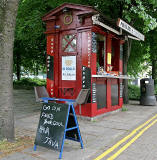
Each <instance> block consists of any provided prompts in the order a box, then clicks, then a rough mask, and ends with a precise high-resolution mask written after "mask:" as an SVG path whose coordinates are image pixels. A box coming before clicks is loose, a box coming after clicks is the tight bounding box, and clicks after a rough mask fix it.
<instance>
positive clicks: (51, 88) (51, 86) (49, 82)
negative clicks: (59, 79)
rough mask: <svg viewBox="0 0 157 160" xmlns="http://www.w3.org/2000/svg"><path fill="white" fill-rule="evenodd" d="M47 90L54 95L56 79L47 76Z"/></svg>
mask: <svg viewBox="0 0 157 160" xmlns="http://www.w3.org/2000/svg"><path fill="white" fill-rule="evenodd" d="M47 92H48V94H49V96H50V97H54V81H52V80H50V79H48V78H47Z"/></svg>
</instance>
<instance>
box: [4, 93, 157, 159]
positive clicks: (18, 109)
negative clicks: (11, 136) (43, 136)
mask: <svg viewBox="0 0 157 160" xmlns="http://www.w3.org/2000/svg"><path fill="white" fill-rule="evenodd" d="M14 99H15V101H14V103H15V128H16V136H24V135H26V136H32V137H35V134H36V129H37V125H38V121H39V114H40V108H41V104H37V103H35V98H34V91H32V90H14ZM125 107H127V108H128V111H125V112H122V111H121V110H119V111H117V112H113V113H110V114H106V115H105V116H104V117H101V118H99V119H97V120H93V121H87V120H81V119H78V121H79V126H80V131H81V134H82V138H83V142H84V149H80V144H79V143H77V142H72V141H69V140H66V141H65V144H64V150H63V160H90V159H93V157H94V155H99V153H102V152H103V151H105V150H106V149H108V148H109V147H110V146H112V145H113V144H115V143H116V142H117V141H118V140H120V139H121V138H123V137H124V136H125V135H127V134H128V133H129V132H130V131H132V130H133V129H134V128H136V127H137V126H139V125H140V124H141V123H143V122H144V121H146V120H147V119H149V118H150V117H152V116H153V115H155V114H156V113H157V106H140V105H139V104H138V102H137V101H132V102H131V104H129V105H126V106H125ZM58 156H59V152H56V151H53V150H49V149H47V148H43V147H40V146H38V147H37V151H33V145H32V146H31V147H29V148H26V149H24V150H22V151H17V152H14V153H12V154H10V155H8V156H6V157H4V158H2V160H56V159H58ZM95 158H96V157H95Z"/></svg>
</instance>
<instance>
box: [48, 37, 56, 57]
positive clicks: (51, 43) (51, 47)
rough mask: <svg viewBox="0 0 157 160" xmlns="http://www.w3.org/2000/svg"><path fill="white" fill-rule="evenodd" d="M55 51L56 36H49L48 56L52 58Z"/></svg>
mask: <svg viewBox="0 0 157 160" xmlns="http://www.w3.org/2000/svg"><path fill="white" fill-rule="evenodd" d="M54 50H55V36H54V35H48V36H47V54H48V55H50V56H54Z"/></svg>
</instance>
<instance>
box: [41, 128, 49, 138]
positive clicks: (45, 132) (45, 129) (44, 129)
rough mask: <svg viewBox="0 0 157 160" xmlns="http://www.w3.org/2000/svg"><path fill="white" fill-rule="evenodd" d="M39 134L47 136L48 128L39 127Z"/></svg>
mask: <svg viewBox="0 0 157 160" xmlns="http://www.w3.org/2000/svg"><path fill="white" fill-rule="evenodd" d="M39 133H41V134H43V133H44V134H47V135H48V136H49V133H50V132H49V128H48V127H46V128H45V127H44V126H40V127H39Z"/></svg>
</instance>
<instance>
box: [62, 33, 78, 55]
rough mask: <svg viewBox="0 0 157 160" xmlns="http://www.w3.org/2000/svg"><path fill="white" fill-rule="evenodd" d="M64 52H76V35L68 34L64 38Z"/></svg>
mask: <svg viewBox="0 0 157 160" xmlns="http://www.w3.org/2000/svg"><path fill="white" fill-rule="evenodd" d="M62 50H63V51H64V52H76V35H74V34H68V35H65V36H63V38H62Z"/></svg>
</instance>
